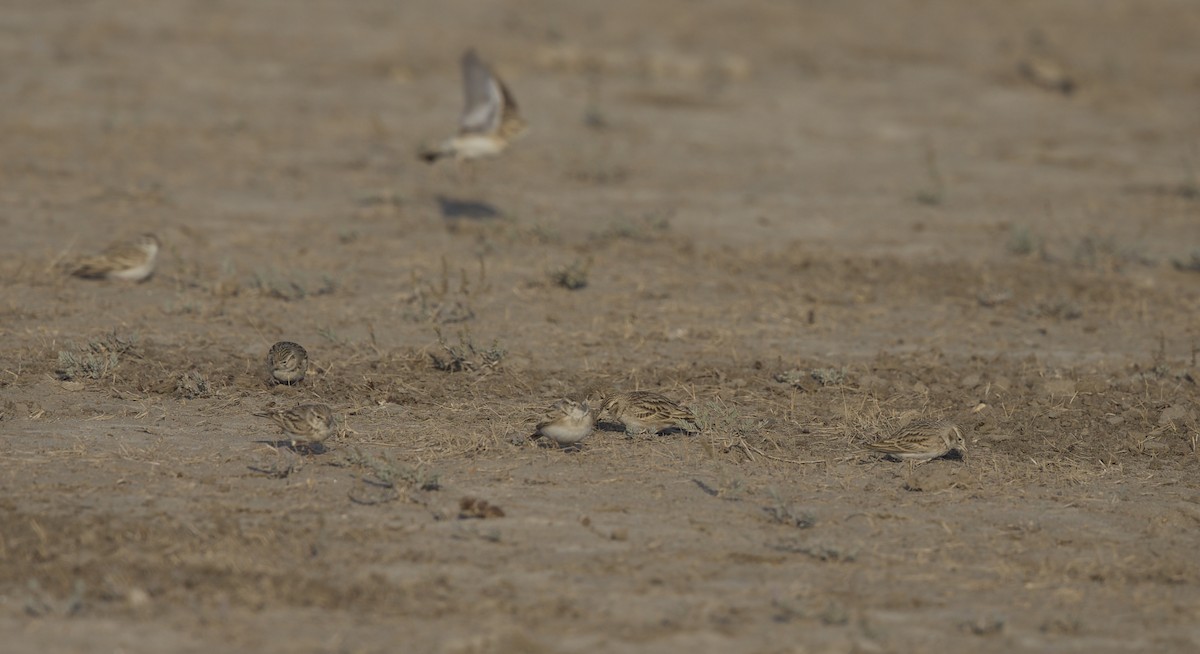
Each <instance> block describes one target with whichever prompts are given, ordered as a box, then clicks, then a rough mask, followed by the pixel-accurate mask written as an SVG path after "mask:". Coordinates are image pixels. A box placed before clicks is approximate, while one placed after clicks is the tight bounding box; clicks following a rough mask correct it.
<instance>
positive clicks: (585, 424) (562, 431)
mask: <svg viewBox="0 0 1200 654" xmlns="http://www.w3.org/2000/svg"><path fill="white" fill-rule="evenodd" d="M551 409H552V410H553V412H554V417H553V418H551V419H550V420H547V421H545V422H540V423H538V426H537V428H536V429H535V430H534V433H533V436H532V438H538V437H545V438H549V439H550V440H552V441H554V442H555V443H556V444H558V445H559V446H560V447H571V446H575V445H578V444H579V442H580V441H582V440H583V439H585V438H587V437H588V435H589V434H591V433H592V430H593V429H594V428H595V426H596V417H595V416H594V415H593V414H592V411H591V409H590V408H589V407H588V405H587V403H586V402H576V401H574V400H566V399H563V400H559V401H557V402H555V403H554V405H553V406H551Z"/></svg>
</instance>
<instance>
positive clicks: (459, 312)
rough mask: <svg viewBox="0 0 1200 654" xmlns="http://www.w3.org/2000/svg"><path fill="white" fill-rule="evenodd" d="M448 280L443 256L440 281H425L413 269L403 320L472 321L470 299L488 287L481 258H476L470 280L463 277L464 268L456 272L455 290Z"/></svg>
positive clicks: (447, 270)
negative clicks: (475, 270) (476, 266)
mask: <svg viewBox="0 0 1200 654" xmlns="http://www.w3.org/2000/svg"><path fill="white" fill-rule="evenodd" d="M450 278H451V273H450V263H449V261H447V259H446V257H444V256H443V257H442V271H441V277H440V279H437V280H428V279H426V278H425V277H423V276H422V275H420V274H418V272H417V271H416V270H414V271H413V273H412V291H411V292H409V294H408V297H406V298H405V300H404V301H405V303H406V304H408V307H407V308H406V309H405V311H404V318H405V319H406V320H408V321H410V322H433V323H438V324H442V325H445V324H449V323H458V322H466V321H468V320H471V319H472V318H474V317H475V311H474V310H473V309H472V308H471V305H470V299H471V296H472V295H473V294H475V293H477V292H479V291H486V290H488V289H489V288H490V285H489V284H488V281H487V266H486V265H485V264H484V259H483V257H479V271H478V273H477V274H476V275H475V278H474V279H472V278H471V276H470V275H468V274H467V270H466V269H465V268H462V269H460V270H459V279H458V284H457V288H453V287H452V286H451V283H450V281H451V279H450Z"/></svg>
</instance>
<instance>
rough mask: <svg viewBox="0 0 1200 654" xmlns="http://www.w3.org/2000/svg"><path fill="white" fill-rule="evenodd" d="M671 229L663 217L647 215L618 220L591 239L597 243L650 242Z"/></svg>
mask: <svg viewBox="0 0 1200 654" xmlns="http://www.w3.org/2000/svg"><path fill="white" fill-rule="evenodd" d="M670 229H671V221H670V219H669V218H667V217H666V216H664V215H659V214H648V215H645V216H642V217H641V218H632V219H630V218H622V219H618V220H616V221H614V222H612V223H611V224H609V226H608V227H607V228H605V229H604V230H602V231H600V232H596V233H594V234H593V235H592V238H593V239H595V240H599V241H616V240H632V241H645V240H652V239H654V238H655V237H657V236H660V235H662V234H664V233H666V232H667V231H669V230H670Z"/></svg>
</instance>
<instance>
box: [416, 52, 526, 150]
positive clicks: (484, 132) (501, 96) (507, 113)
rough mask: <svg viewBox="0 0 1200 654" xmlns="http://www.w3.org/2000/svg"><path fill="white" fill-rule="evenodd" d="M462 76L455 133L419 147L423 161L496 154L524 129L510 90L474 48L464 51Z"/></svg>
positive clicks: (524, 125)
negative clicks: (461, 98)
mask: <svg viewBox="0 0 1200 654" xmlns="http://www.w3.org/2000/svg"><path fill="white" fill-rule="evenodd" d="M462 76H463V94H464V95H465V97H466V106H465V107H464V108H463V113H462V117H461V118H460V119H459V130H458V136H454V137H452V138H449V139H446V140H445V141H443V142H442V143H441V144H439V145H437V146H436V147H432V148H429V147H426V148H422V149H421V151H420V153H419V154H420V158H421V159H423V160H424V161H426V162H429V163H433V162H435V161H437V160H438V159H442V158H445V157H453V158H454V159H455V160H456V161H460V162H461V161H466V160H470V159H476V158H479V157H491V156H495V155H498V154H500V153H501V152H504V150H505V149H506V148H507V147H508V146H509V144H510V143H512V142H513V141H514V140H516V139H517V137H519V136H521V135H522V134H524V133H525V129H526V127H527V123H526V122H525V120H524V119H523V118H521V116H520V114H519V113H518V112H517V101H516V99H515V98H513V95H512V92H510V91H509V90H508V87H506V86H505V85H504V82H502V81H500V78H499V77H497V76H496V74H495V73H494V72H492V69H491V68H489V67H488V65H487V64H485V63H483V60H482V59H480V58H479V55H477V54H475V51H474V50H467V52H466V54H464V55H463V58H462Z"/></svg>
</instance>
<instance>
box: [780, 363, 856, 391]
mask: <svg viewBox="0 0 1200 654" xmlns="http://www.w3.org/2000/svg"><path fill="white" fill-rule="evenodd" d="M848 371H849V370H848V369H847V368H844V367H843V368H812V369H810V370H801V369H799V368H793V369H791V370H785V371H783V372H780V373H776V374H775V381H777V382H780V383H783V384H787V385H789V386H794V387H796V388H800V389H803V388H805V387H806V386H807V387H811V386H812V382H813V381H815V382H817V383H818V384H820V385H821V386H838V385H840V384H843V383H845V382H846V373H847V372H848Z"/></svg>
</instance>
